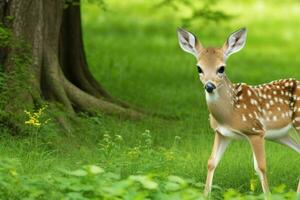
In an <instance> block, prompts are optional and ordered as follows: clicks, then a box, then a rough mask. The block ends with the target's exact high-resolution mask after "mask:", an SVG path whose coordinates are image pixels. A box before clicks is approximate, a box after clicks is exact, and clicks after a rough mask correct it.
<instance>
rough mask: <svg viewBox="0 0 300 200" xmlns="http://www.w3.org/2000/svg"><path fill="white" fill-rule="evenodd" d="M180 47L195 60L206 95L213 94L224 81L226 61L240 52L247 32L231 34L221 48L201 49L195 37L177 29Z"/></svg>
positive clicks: (240, 31)
mask: <svg viewBox="0 0 300 200" xmlns="http://www.w3.org/2000/svg"><path fill="white" fill-rule="evenodd" d="M177 32H178V40H179V45H180V47H181V48H182V49H183V50H184V51H186V52H188V53H191V54H193V55H194V56H195V57H196V59H197V64H196V66H197V69H198V73H199V78H200V81H201V82H202V83H203V85H204V88H205V90H206V92H207V93H209V94H211V93H214V91H215V90H216V89H218V88H219V87H220V86H221V85H222V84H223V83H224V80H225V77H226V74H225V69H226V60H227V58H228V57H229V56H230V55H231V54H233V53H236V52H238V51H239V50H241V49H242V48H243V47H244V45H245V42H246V36H247V30H246V28H242V29H240V30H238V31H236V32H234V33H232V34H231V35H230V36H229V37H228V39H227V41H226V42H225V43H224V45H223V46H222V47H207V48H205V47H203V45H202V44H201V43H200V42H199V41H198V40H197V38H196V36H195V35H194V34H192V33H190V32H188V31H186V30H184V29H178V31H177Z"/></svg>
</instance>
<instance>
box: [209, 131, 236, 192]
mask: <svg viewBox="0 0 300 200" xmlns="http://www.w3.org/2000/svg"><path fill="white" fill-rule="evenodd" d="M230 141H231V140H230V139H229V138H226V137H224V136H222V135H221V134H220V133H218V132H216V133H215V140H214V145H213V149H212V153H211V156H210V158H209V160H208V163H207V178H206V183H205V189H204V195H205V196H207V195H208V194H209V193H210V191H211V186H212V182H213V176H214V171H215V169H216V167H217V166H218V164H219V162H220V160H221V158H222V156H223V154H224V152H225V150H226V148H227V146H228V144H229V143H230Z"/></svg>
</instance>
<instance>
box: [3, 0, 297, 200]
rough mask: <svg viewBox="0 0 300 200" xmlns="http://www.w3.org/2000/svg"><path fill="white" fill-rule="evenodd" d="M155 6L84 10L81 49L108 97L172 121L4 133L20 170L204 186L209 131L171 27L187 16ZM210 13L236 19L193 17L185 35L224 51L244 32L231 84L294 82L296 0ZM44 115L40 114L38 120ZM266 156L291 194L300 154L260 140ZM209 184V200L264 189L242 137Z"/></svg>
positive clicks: (89, 122)
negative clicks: (87, 171) (86, 172)
mask: <svg viewBox="0 0 300 200" xmlns="http://www.w3.org/2000/svg"><path fill="white" fill-rule="evenodd" d="M155 2H156V1H153V2H151V3H150V2H148V1H138V0H128V1H117V0H110V1H107V10H103V9H102V8H101V6H99V5H96V4H91V3H86V4H83V7H82V17H83V30H84V42H85V49H86V54H87V57H88V62H89V66H90V68H91V71H92V73H93V75H94V76H95V77H96V79H97V80H99V81H100V82H101V83H102V85H103V86H104V87H105V88H106V89H107V90H108V91H110V92H111V94H112V95H113V96H115V97H118V98H119V99H122V100H124V101H127V102H130V103H131V104H133V105H135V106H137V107H139V108H142V109H145V110H149V111H152V112H156V113H160V114H164V115H167V116H176V117H177V118H176V119H172V120H167V119H161V118H155V117H149V118H146V119H143V120H138V121H136V120H125V119H118V118H116V117H111V116H106V115H101V114H99V115H97V116H88V115H86V114H84V113H81V114H80V117H78V118H76V119H74V120H75V121H76V124H77V126H76V128H75V129H73V130H72V131H71V132H66V133H64V134H61V133H60V132H59V130H58V128H57V127H55V126H54V124H53V123H52V122H51V119H50V121H49V122H48V123H47V124H43V125H42V126H41V127H40V128H38V129H37V128H34V127H33V128H32V131H31V133H30V134H29V136H21V137H15V136H11V135H10V134H9V133H8V132H7V131H6V130H5V129H2V130H1V134H0V135H1V136H0V137H1V139H0V154H1V155H2V157H3V158H14V159H16V160H18V162H19V164H18V165H16V170H18V173H20V174H22V175H26V176H28V177H37V176H40V177H42V176H47V175H49V174H52V175H53V176H54V175H55V174H58V173H59V170H60V169H69V170H75V169H78V168H81V167H82V166H84V165H98V166H100V167H101V168H103V169H104V170H105V171H107V172H113V173H115V174H119V175H120V176H121V177H122V178H127V177H128V176H130V175H143V174H151V175H153V176H158V177H164V178H165V177H168V176H170V175H176V176H180V177H183V178H184V179H187V180H191V181H192V182H194V183H197V184H199V188H200V189H201V188H202V186H203V185H202V183H203V182H204V181H205V177H206V170H207V159H208V158H209V155H210V152H211V148H212V144H213V136H214V133H213V130H212V129H211V128H210V126H209V121H208V110H207V107H206V102H205V96H204V90H203V85H201V83H200V82H199V80H198V74H197V70H196V66H195V64H196V63H195V60H194V58H193V57H192V56H191V55H188V54H186V53H184V52H182V50H181V49H180V48H179V45H178V42H177V35H176V29H177V27H179V26H184V25H183V24H182V21H181V20H180V17H181V16H182V15H185V14H186V15H188V12H187V13H184V12H183V13H179V12H177V11H176V10H174V9H172V8H170V7H168V6H165V7H164V6H162V7H160V8H157V7H155V6H153V5H155ZM157 2H159V1H157ZM216 7H218V8H221V9H222V10H224V11H225V12H226V13H229V14H230V15H232V18H231V19H230V20H228V21H224V22H223V21H221V22H218V23H217V22H212V21H207V20H195V21H192V22H191V23H190V24H189V26H188V27H187V29H189V30H191V31H192V32H194V33H195V34H196V35H197V36H198V37H199V39H200V41H201V42H202V43H203V44H204V45H205V46H220V45H222V44H223V43H224V42H225V40H226V38H227V36H228V35H229V34H230V33H231V32H233V31H235V30H236V29H238V28H240V27H247V28H248V39H247V44H246V46H245V48H244V49H243V50H242V51H241V52H239V53H238V54H235V55H233V56H231V57H230V59H229V60H228V63H227V66H228V67H227V74H228V76H229V78H230V79H231V81H232V82H235V83H236V82H246V83H248V84H251V85H255V84H261V83H265V82H269V81H272V80H275V79H280V78H290V77H291V78H296V79H298V80H300V57H299V55H298V54H299V46H300V40H299V39H298V36H299V35H300V26H299V19H300V4H299V3H297V2H296V1H287V2H282V1H253V0H248V1H237V2H235V3H233V2H231V1H219V2H218V3H217V4H216ZM32 112H33V111H32ZM47 112H48V111H47V108H46V109H45V110H44V111H43V114H42V115H45V118H44V119H43V120H44V121H45V120H47V119H48V117H47ZM294 134H295V133H294ZM295 135H296V134H295ZM298 139H299V138H298ZM266 154H267V164H268V177H269V182H270V186H271V188H272V190H273V191H274V190H275V191H276V190H282V191H289V190H295V189H296V186H297V183H298V179H299V176H300V175H299V172H300V156H299V155H298V154H297V153H296V152H294V151H292V150H290V149H288V148H286V147H284V146H281V145H279V144H275V143H271V142H267V143H266ZM214 185H215V187H214V189H213V193H214V194H213V199H222V198H223V197H222V195H223V193H224V192H225V191H227V190H228V189H229V188H234V189H235V190H236V191H238V192H241V193H249V191H252V192H253V193H254V194H260V193H261V188H260V183H259V180H258V177H257V176H256V174H255V171H254V169H253V161H252V153H251V149H250V145H249V144H248V143H247V142H246V141H234V142H233V143H232V144H231V145H230V146H229V148H228V150H227V151H226V153H225V155H224V157H223V159H222V161H221V163H220V165H219V166H218V168H217V170H216V173H215V178H214ZM283 185H285V186H283ZM278 188H279V189H278ZM200 189H199V190H200ZM201 190H202V189H201ZM74 199H76V198H74Z"/></svg>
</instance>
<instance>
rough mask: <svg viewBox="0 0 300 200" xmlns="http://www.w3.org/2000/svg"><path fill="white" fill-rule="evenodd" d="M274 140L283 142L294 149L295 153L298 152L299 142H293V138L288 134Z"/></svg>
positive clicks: (299, 149)
mask: <svg viewBox="0 0 300 200" xmlns="http://www.w3.org/2000/svg"><path fill="white" fill-rule="evenodd" d="M276 142H278V143H280V144H283V145H285V146H287V147H290V148H291V149H293V150H295V151H296V152H297V153H300V144H298V143H297V142H295V140H293V138H292V137H291V136H289V135H287V136H285V137H283V138H279V139H277V140H276Z"/></svg>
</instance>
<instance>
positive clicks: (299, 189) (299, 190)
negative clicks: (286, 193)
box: [297, 180, 300, 195]
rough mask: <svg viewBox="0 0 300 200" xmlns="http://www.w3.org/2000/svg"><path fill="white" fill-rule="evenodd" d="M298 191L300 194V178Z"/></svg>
mask: <svg viewBox="0 0 300 200" xmlns="http://www.w3.org/2000/svg"><path fill="white" fill-rule="evenodd" d="M297 193H298V194H299V195H300V180H299V183H298V189H297Z"/></svg>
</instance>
